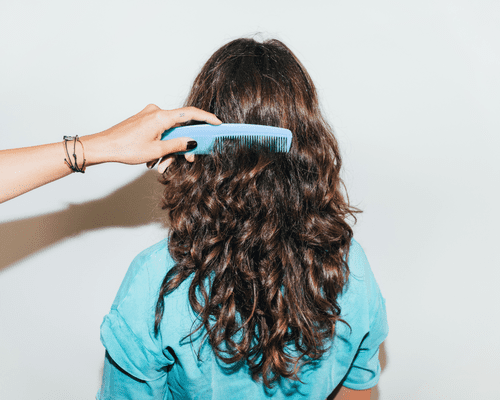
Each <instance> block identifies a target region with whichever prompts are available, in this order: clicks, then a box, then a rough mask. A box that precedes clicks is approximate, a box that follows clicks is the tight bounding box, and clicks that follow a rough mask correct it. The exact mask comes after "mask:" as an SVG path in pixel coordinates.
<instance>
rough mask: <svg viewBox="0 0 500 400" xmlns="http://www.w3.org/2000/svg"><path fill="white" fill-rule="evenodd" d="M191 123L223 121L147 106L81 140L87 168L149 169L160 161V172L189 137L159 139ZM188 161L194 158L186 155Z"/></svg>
mask: <svg viewBox="0 0 500 400" xmlns="http://www.w3.org/2000/svg"><path fill="white" fill-rule="evenodd" d="M190 120H196V121H205V122H207V123H209V124H212V125H219V124H221V123H222V122H221V121H220V120H219V119H218V118H217V117H216V116H215V115H213V114H211V113H209V112H206V111H203V110H200V109H198V108H195V107H184V108H178V109H176V110H162V109H160V108H159V107H157V106H155V105H153V104H150V105H148V106H147V107H146V108H145V109H144V110H142V111H141V112H140V113H138V114H136V115H134V116H132V117H130V118H128V119H126V120H125V121H123V122H121V123H119V124H118V125H115V126H113V127H111V128H109V129H107V130H105V131H103V132H100V133H96V134H94V135H89V136H83V137H81V140H82V142H83V143H84V146H85V157H86V158H87V160H88V165H92V164H99V163H103V162H120V163H124V164H141V163H147V164H148V167H149V168H153V166H154V165H155V164H156V163H157V162H158V161H160V163H159V164H158V171H159V172H160V173H163V172H164V171H165V169H166V168H167V167H168V165H170V163H171V162H172V160H173V156H169V154H172V153H176V152H178V151H185V150H186V145H187V142H188V141H190V139H189V138H177V139H171V140H163V141H162V140H160V139H161V135H162V134H163V132H164V131H166V130H168V129H170V128H174V127H176V126H179V125H180V124H181V123H183V122H187V121H190ZM186 159H187V160H188V161H191V162H192V161H194V156H193V155H192V154H191V155H186Z"/></svg>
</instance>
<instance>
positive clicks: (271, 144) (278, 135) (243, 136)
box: [161, 124, 292, 154]
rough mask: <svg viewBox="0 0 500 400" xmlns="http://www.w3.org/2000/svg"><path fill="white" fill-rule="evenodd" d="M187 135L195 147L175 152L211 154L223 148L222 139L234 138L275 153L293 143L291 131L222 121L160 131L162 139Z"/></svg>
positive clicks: (247, 144)
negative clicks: (220, 122)
mask: <svg viewBox="0 0 500 400" xmlns="http://www.w3.org/2000/svg"><path fill="white" fill-rule="evenodd" d="M180 137H190V138H192V139H193V140H196V142H197V143H198V146H196V148H195V149H193V150H189V151H180V152H178V153H176V154H210V153H212V151H213V150H215V149H219V150H220V149H222V146H223V144H224V140H228V139H229V140H231V139H237V140H239V141H240V143H241V144H243V145H244V146H252V145H254V144H258V145H262V146H265V147H266V148H268V149H269V150H270V151H272V152H275V153H288V152H289V151H290V147H291V145H292V132H291V131H290V130H289V129H285V128H277V127H275V126H267V125H251V124H221V125H208V124H202V125H188V126H180V127H177V128H172V129H169V130H168V131H165V132H163V135H162V136H161V140H169V139H176V138H180Z"/></svg>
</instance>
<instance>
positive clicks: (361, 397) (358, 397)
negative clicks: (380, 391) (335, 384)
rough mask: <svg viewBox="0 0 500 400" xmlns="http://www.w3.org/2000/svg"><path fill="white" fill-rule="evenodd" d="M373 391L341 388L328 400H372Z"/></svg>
mask: <svg viewBox="0 0 500 400" xmlns="http://www.w3.org/2000/svg"><path fill="white" fill-rule="evenodd" d="M371 393H372V390H371V389H366V390H353V389H349V388H346V387H345V386H341V387H340V389H336V390H335V391H334V392H333V393H332V394H331V395H330V396H328V398H327V399H326V400H370V396H371Z"/></svg>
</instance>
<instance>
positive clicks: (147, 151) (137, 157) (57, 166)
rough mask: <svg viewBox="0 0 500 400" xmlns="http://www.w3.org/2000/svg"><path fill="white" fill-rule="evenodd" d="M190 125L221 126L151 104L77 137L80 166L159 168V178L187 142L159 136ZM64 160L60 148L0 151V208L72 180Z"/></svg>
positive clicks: (200, 115) (196, 113) (187, 110)
mask: <svg viewBox="0 0 500 400" xmlns="http://www.w3.org/2000/svg"><path fill="white" fill-rule="evenodd" d="M190 120H196V121H205V122H207V123H209V124H212V125H219V124H221V123H222V122H221V121H220V120H219V119H218V118H217V117H216V116H215V115H213V114H211V113H208V112H206V111H202V110H200V109H198V108H195V107H184V108H179V109H176V110H162V109H160V108H159V107H157V106H155V105H153V104H150V105H148V106H147V107H146V108H144V110H142V111H141V112H139V113H138V114H136V115H134V116H132V117H130V118H128V119H126V120H125V121H123V122H120V123H119V124H118V125H115V126H113V127H111V128H109V129H107V130H105V131H102V132H99V133H96V134H93V135H87V136H81V137H80V141H81V143H82V144H83V148H82V144H80V143H78V142H77V143H76V148H75V153H76V155H77V160H78V166H79V167H82V163H83V159H84V158H85V160H86V162H85V167H90V166H93V165H97V164H102V163H106V162H118V163H123V164H142V163H147V166H148V168H153V167H154V166H155V164H156V163H158V171H159V172H160V173H163V172H164V171H165V169H167V167H168V166H169V165H170V163H171V162H172V161H173V157H174V156H173V155H172V153H176V152H178V151H185V150H186V145H187V142H188V141H190V139H189V138H178V139H172V140H165V141H161V140H160V138H161V134H162V133H163V132H164V131H166V130H168V129H170V128H173V127H176V126H179V125H180V124H182V123H183V122H187V121H190ZM68 150H69V153H70V157H71V159H72V161H73V163H74V160H73V156H72V153H73V142H68ZM84 155H85V157H84ZM65 158H66V159H67V158H68V156H67V155H66V152H65V149H64V145H63V143H62V142H59V143H51V144H46V145H41V146H34V147H25V148H20V149H10V150H1V151H0V188H1V190H0V203H2V202H4V201H7V200H10V199H12V198H14V197H16V196H19V195H21V194H23V193H26V192H28V191H30V190H33V189H35V188H37V187H40V186H42V185H45V184H47V183H49V182H53V181H55V180H57V179H61V178H63V177H65V176H67V175H69V174H71V173H72V172H73V171H72V170H71V169H70V168H69V166H68V165H67V164H66V163H65V162H64V159H65ZM186 159H187V160H188V161H191V162H192V161H194V156H193V155H186Z"/></svg>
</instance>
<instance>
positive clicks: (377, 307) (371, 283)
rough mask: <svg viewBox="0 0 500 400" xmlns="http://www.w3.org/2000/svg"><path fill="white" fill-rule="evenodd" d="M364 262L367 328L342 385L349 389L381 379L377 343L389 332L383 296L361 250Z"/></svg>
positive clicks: (373, 384)
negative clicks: (367, 314)
mask: <svg viewBox="0 0 500 400" xmlns="http://www.w3.org/2000/svg"><path fill="white" fill-rule="evenodd" d="M361 253H362V255H361V257H362V259H363V263H364V271H365V272H364V281H365V283H366V295H367V303H366V304H367V307H368V310H369V321H370V324H369V331H368V332H367V333H366V334H365V336H364V337H363V340H362V341H361V344H360V346H359V348H358V351H357V353H356V356H355V358H354V360H353V362H352V365H351V367H350V370H349V372H348V374H347V377H346V379H345V381H344V383H343V385H344V386H345V387H347V388H349V389H354V390H364V389H369V388H372V387H374V386H375V385H376V384H377V382H378V380H379V378H380V361H379V359H378V356H379V346H380V345H381V344H382V342H383V341H384V340H385V339H386V337H387V335H388V333H389V326H388V323H387V313H386V307H385V299H384V298H383V297H382V294H381V292H380V288H379V286H378V284H377V281H376V280H375V277H374V275H373V272H372V270H371V268H370V265H369V264H368V260H366V256H365V254H364V252H363V250H361Z"/></svg>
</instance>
